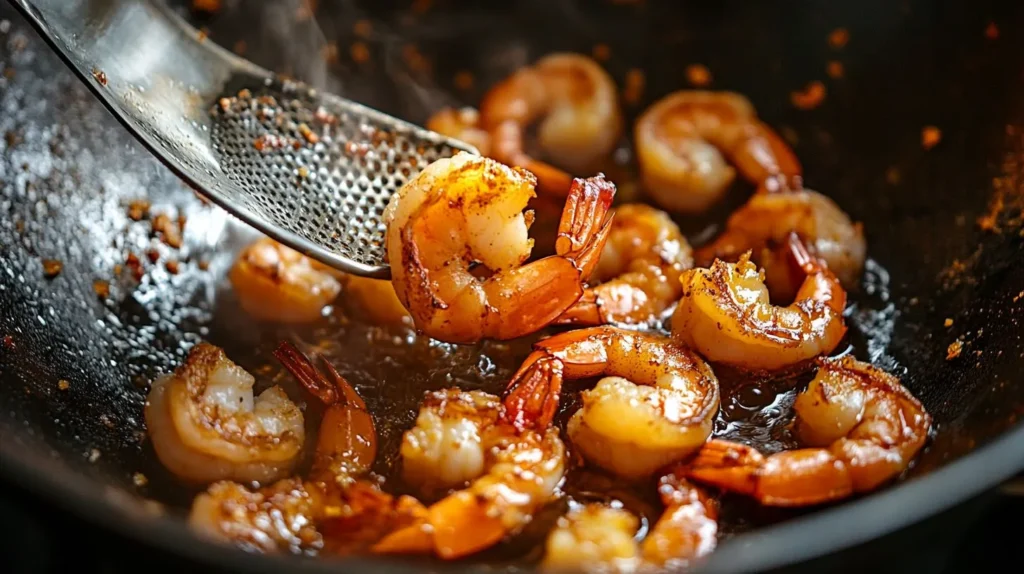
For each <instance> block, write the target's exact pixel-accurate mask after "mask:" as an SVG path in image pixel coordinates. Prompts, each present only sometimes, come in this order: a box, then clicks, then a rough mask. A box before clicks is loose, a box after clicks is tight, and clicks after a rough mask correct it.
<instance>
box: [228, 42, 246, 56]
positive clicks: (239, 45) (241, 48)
mask: <svg viewBox="0 0 1024 574" xmlns="http://www.w3.org/2000/svg"><path fill="white" fill-rule="evenodd" d="M231 49H232V50H233V51H234V52H235V53H236V54H238V55H239V56H244V55H245V52H246V51H247V50H248V49H249V45H248V44H246V43H245V40H239V41H237V42H235V45H234V46H232V48H231Z"/></svg>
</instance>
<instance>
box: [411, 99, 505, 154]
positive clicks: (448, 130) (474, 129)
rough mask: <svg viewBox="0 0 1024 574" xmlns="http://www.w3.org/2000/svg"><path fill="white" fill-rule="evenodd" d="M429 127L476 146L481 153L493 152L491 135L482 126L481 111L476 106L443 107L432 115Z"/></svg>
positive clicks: (428, 121) (428, 122) (428, 123)
mask: <svg viewBox="0 0 1024 574" xmlns="http://www.w3.org/2000/svg"><path fill="white" fill-rule="evenodd" d="M427 129H428V130H431V131H435V132H437V133H439V134H442V135H446V136H448V137H452V138H455V139H457V140H462V141H464V142H466V143H468V144H469V145H471V146H473V147H475V148H476V150H477V151H478V152H480V155H484V156H489V155H490V153H491V135H490V134H489V133H487V131H486V130H484V129H483V128H482V127H480V112H478V111H476V109H474V108H470V107H462V108H443V109H441V110H438V111H437V113H435V114H434V115H432V116H430V119H428V120H427Z"/></svg>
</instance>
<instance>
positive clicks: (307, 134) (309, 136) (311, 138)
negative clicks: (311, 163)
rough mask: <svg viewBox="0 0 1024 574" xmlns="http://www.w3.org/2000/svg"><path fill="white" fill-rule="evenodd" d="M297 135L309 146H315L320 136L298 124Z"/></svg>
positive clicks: (307, 127)
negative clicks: (309, 144)
mask: <svg viewBox="0 0 1024 574" xmlns="http://www.w3.org/2000/svg"><path fill="white" fill-rule="evenodd" d="M299 133H300V134H301V135H302V137H303V138H305V140H306V141H307V142H309V143H311V144H315V143H317V142H319V141H320V136H318V135H316V134H315V133H313V130H311V129H309V126H307V125H306V124H299Z"/></svg>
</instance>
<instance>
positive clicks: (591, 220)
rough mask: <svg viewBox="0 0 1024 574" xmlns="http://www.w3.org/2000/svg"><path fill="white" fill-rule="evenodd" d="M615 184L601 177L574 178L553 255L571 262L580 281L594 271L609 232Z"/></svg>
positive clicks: (563, 211) (601, 175)
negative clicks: (576, 270)
mask: <svg viewBox="0 0 1024 574" xmlns="http://www.w3.org/2000/svg"><path fill="white" fill-rule="evenodd" d="M614 199H615V184H613V183H612V182H610V181H608V180H607V179H605V177H604V175H603V174H599V175H597V176H595V177H589V178H586V179H582V178H576V179H574V180H573V182H572V188H571V189H570V191H569V196H568V198H566V201H565V208H564V209H563V210H562V219H561V221H560V222H559V224H558V236H557V238H556V239H555V253H557V254H558V255H561V256H562V257H565V258H566V259H569V260H570V261H572V262H573V263H574V264H575V265H576V268H577V269H579V271H580V275H581V277H582V278H583V279H587V278H589V277H590V275H591V274H592V273H593V272H594V267H595V266H596V265H597V262H598V260H599V259H600V256H601V251H602V250H603V249H604V244H605V241H606V240H607V239H608V233H609V231H610V230H611V225H612V219H613V214H612V213H611V206H612V201H613V200H614Z"/></svg>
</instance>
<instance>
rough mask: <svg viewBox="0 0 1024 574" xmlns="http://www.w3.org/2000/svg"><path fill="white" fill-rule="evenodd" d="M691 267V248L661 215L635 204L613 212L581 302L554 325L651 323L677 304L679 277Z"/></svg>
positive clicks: (671, 223) (667, 219)
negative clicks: (602, 249)
mask: <svg viewBox="0 0 1024 574" xmlns="http://www.w3.org/2000/svg"><path fill="white" fill-rule="evenodd" d="M690 267H693V257H692V252H691V250H690V244H689V243H687V241H686V238H685V237H683V234H682V232H680V231H679V227H678V226H677V225H676V224H675V222H673V221H672V218H671V217H669V215H668V214H667V213H665V212H664V211H661V210H658V209H655V208H653V207H651V206H649V205H643V204H639V203H634V204H627V205H623V206H620V207H618V208H616V209H615V219H614V220H613V222H612V227H611V231H610V232H609V233H608V241H607V242H606V243H605V246H604V251H602V252H601V258H600V260H599V261H598V263H597V269H596V270H595V271H594V276H593V279H594V280H596V281H598V282H600V284H599V285H597V286H596V287H588V288H587V289H586V290H584V292H583V297H581V298H580V300H579V301H577V302H576V304H575V305H573V306H572V307H570V308H569V310H568V311H566V312H565V313H563V314H562V316H561V317H559V318H558V320H557V321H555V322H556V323H560V324H573V325H587V326H591V325H603V324H607V323H627V324H629V323H650V322H652V321H656V320H658V319H659V318H660V316H661V314H662V313H663V312H664V311H665V309H668V308H669V307H670V306H672V304H674V303H675V302H676V301H678V300H679V296H680V295H682V292H683V289H682V286H681V285H680V283H679V276H680V274H682V272H683V271H684V270H686V269H689V268H690Z"/></svg>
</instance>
